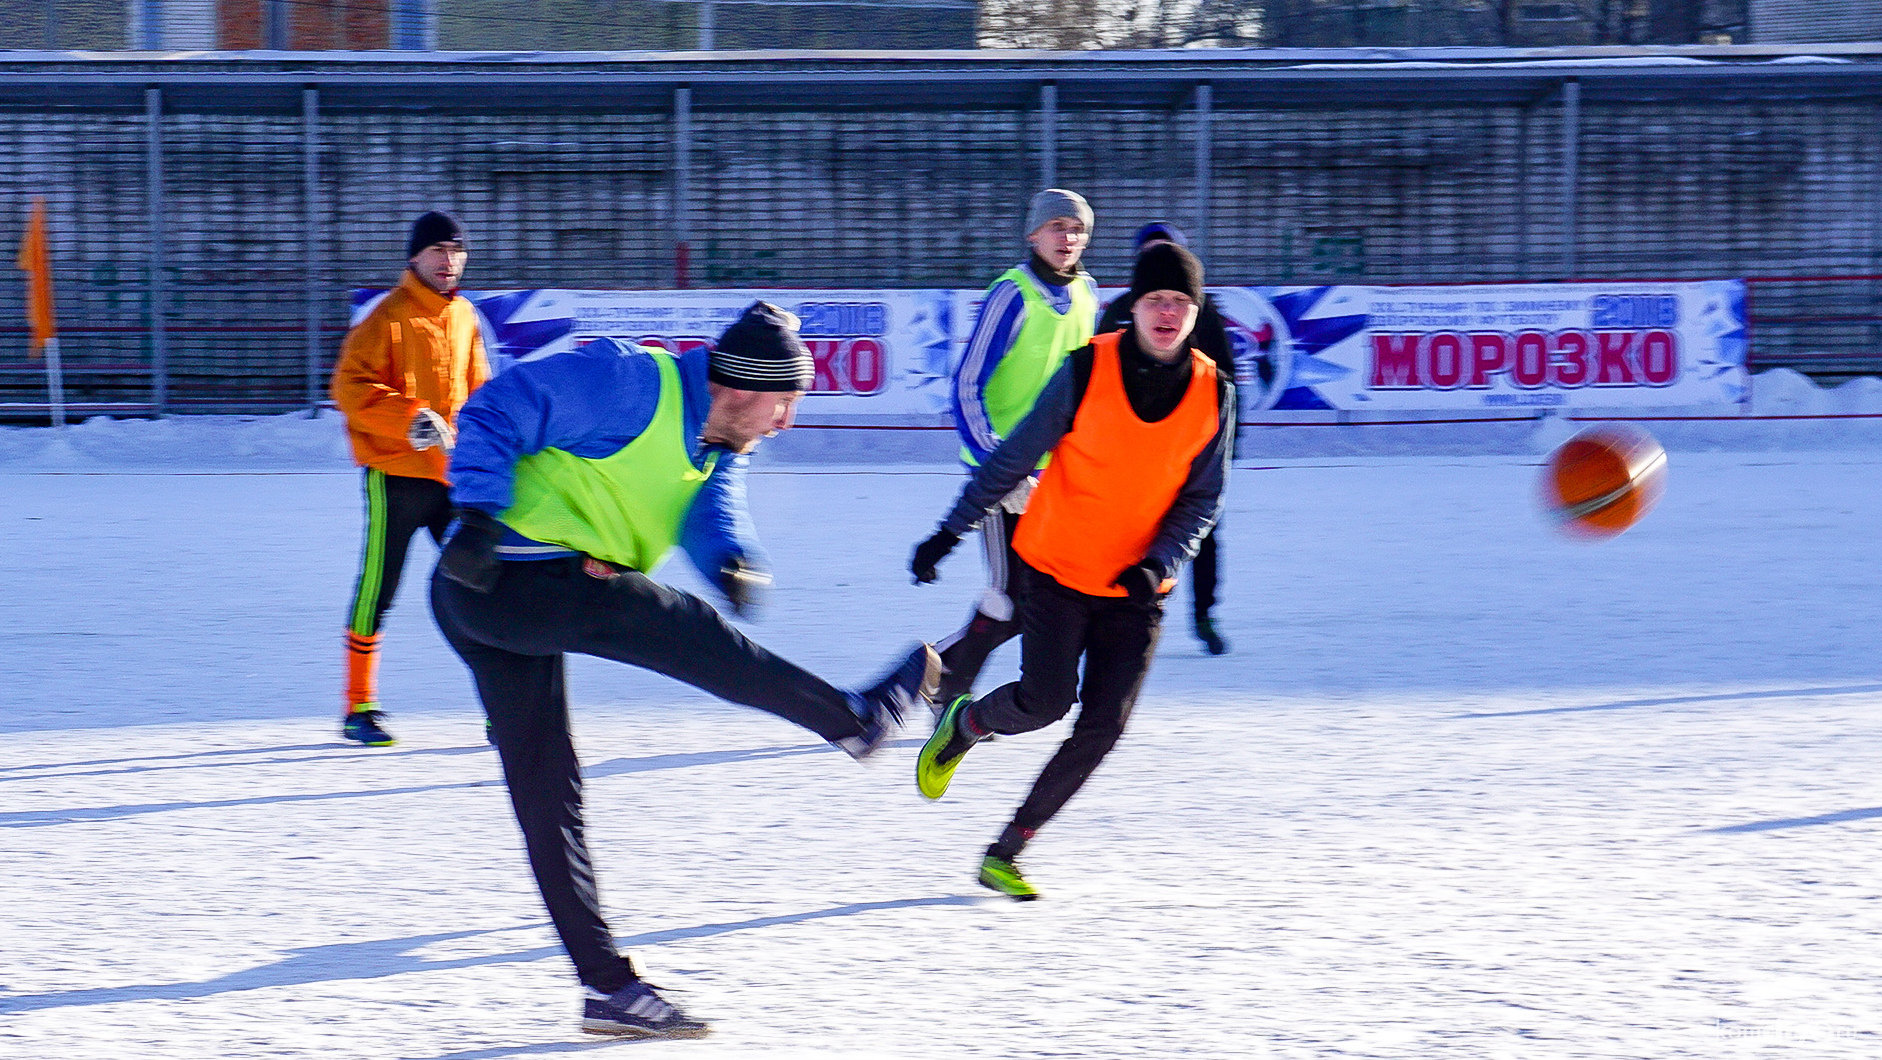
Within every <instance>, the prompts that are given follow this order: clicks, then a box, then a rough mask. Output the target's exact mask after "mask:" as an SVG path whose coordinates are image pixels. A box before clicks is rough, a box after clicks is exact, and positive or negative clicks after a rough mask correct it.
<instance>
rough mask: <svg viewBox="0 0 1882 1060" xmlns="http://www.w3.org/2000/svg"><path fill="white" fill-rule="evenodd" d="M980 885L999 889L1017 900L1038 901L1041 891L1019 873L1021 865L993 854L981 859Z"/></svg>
mask: <svg viewBox="0 0 1882 1060" xmlns="http://www.w3.org/2000/svg"><path fill="white" fill-rule="evenodd" d="M980 885H981V886H982V887H985V888H987V889H988V890H990V891H999V892H1000V893H1001V894H1003V895H1006V896H1007V897H1008V898H1011V899H1013V900H1014V901H1015V902H1036V901H1038V900H1039V892H1038V891H1036V890H1034V889H1033V885H1032V884H1030V883H1027V882H1026V877H1024V876H1021V875H1020V874H1019V866H1017V865H1014V864H1013V863H1012V862H1010V861H1006V860H1003V859H1001V858H996V857H994V856H993V855H992V854H988V855H987V856H986V857H984V858H981V859H980Z"/></svg>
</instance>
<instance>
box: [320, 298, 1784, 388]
mask: <svg viewBox="0 0 1882 1060" xmlns="http://www.w3.org/2000/svg"><path fill="white" fill-rule="evenodd" d="M464 293H465V295H466V297H468V298H470V299H471V301H472V302H473V303H475V304H476V306H477V308H478V310H479V312H480V314H481V315H482V317H483V321H484V327H485V339H486V346H487V347H488V349H489V350H490V353H491V361H492V368H493V369H495V370H498V371H500V370H502V369H503V368H504V367H505V366H507V365H508V364H511V363H514V362H516V361H526V360H532V359H535V358H538V357H547V356H551V355H553V354H556V353H559V352H562V351H564V350H571V349H574V348H576V347H577V346H579V345H581V344H582V343H584V342H588V341H591V340H593V339H595V338H600V337H603V336H607V337H610V338H619V339H627V340H630V341H633V342H635V343H638V344H640V345H642V346H646V347H652V348H659V349H665V350H670V351H674V352H685V351H687V350H691V349H695V348H699V347H703V346H708V345H710V344H711V343H712V342H713V341H714V340H715V339H716V338H717V337H718V335H719V334H720V332H722V331H724V330H725V328H726V327H727V326H728V325H730V324H731V323H732V321H733V320H735V319H737V317H738V314H739V313H740V312H741V311H742V310H743V309H744V308H745V307H746V306H748V305H750V304H751V303H752V302H753V301H756V300H758V299H763V300H765V301H768V302H772V303H774V304H777V305H780V306H782V307H784V308H785V309H788V310H790V311H791V312H793V313H795V314H797V316H798V317H799V318H800V319H801V320H802V322H803V323H802V334H803V337H804V342H805V344H806V345H807V346H809V347H810V351H811V355H812V356H813V358H814V359H815V361H816V366H817V367H816V377H815V381H814V382H813V384H812V388H811V391H810V394H809V396H808V397H806V399H805V401H804V405H803V409H802V416H803V417H804V418H805V419H806V420H807V421H809V422H817V421H822V422H846V421H847V422H856V423H882V424H890V423H896V422H905V423H924V424H933V423H935V422H936V421H937V419H938V418H940V419H944V418H945V417H946V416H947V415H948V413H949V411H950V406H949V384H950V380H951V373H952V367H953V366H954V365H955V364H956V363H958V362H959V359H960V357H961V354H962V352H963V350H964V349H965V348H966V344H967V340H968V338H969V335H970V332H971V331H972V329H973V324H974V318H975V315H976V313H977V311H978V307H979V302H980V298H981V295H982V294H983V292H981V291H978V290H820V291H803V290H709V291H576V290H535V291H466V292H464ZM1102 293H1103V295H1104V298H1105V300H1106V301H1108V300H1109V299H1110V298H1111V297H1114V296H1115V295H1117V294H1118V293H1120V292H1119V291H1118V290H1117V289H1110V290H1106V291H1104V292H1102ZM1209 293H1210V297H1211V298H1212V299H1213V300H1214V302H1215V305H1216V308H1217V310H1218V311H1219V312H1220V313H1221V315H1222V318H1223V323H1224V324H1225V325H1226V326H1227V328H1228V331H1229V337H1230V340H1231V342H1232V344H1233V346H1234V348H1235V356H1236V381H1237V384H1238V386H1239V389H1240V393H1241V405H1242V415H1243V417H1244V418H1247V417H1249V416H1250V415H1251V414H1256V413H1260V412H1262V411H1264V410H1267V409H1280V410H1288V409H1330V410H1338V411H1378V412H1413V411H1416V412H1442V411H1462V410H1477V411H1483V410H1497V409H1502V410H1512V411H1515V410H1523V409H1531V410H1541V409H1550V408H1554V409H1564V410H1566V409H1577V408H1648V407H1672V406H1701V405H1732V404H1737V403H1740V402H1742V401H1744V400H1745V399H1746V395H1747V394H1748V392H1749V378H1748V375H1747V372H1746V369H1745V356H1746V330H1745V288H1744V284H1743V282H1741V281H1738V280H1703V281H1693V282H1681V283H1638V282H1627V283H1579V284H1527V285H1501V284H1495V285H1490V284H1486V285H1474V286H1450V287H1367V286H1326V287H1212V288H1210V289H1209ZM380 294H381V292H378V291H359V292H356V294H355V297H354V319H355V320H358V319H359V318H360V317H362V316H364V314H365V312H366V311H367V310H368V309H369V308H370V307H371V306H372V305H373V304H374V302H375V301H376V300H377V297H378V296H379V295H380Z"/></svg>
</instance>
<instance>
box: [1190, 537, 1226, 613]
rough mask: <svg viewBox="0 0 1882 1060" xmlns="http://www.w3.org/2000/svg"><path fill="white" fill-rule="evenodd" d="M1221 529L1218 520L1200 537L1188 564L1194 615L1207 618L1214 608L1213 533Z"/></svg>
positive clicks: (1216, 554)
mask: <svg viewBox="0 0 1882 1060" xmlns="http://www.w3.org/2000/svg"><path fill="white" fill-rule="evenodd" d="M1220 529H1222V523H1221V522H1220V521H1219V520H1218V521H1217V522H1216V524H1215V525H1214V526H1212V527H1210V528H1209V532H1208V533H1206V534H1204V535H1203V537H1202V545H1201V546H1200V547H1198V548H1197V549H1196V560H1195V562H1193V563H1191V564H1190V565H1189V577H1190V582H1189V584H1190V588H1191V590H1192V591H1194V593H1195V595H1196V617H1197V618H1208V617H1209V612H1210V611H1213V610H1215V587H1216V564H1217V562H1219V556H1218V553H1217V548H1216V543H1215V534H1216V531H1217V530H1220Z"/></svg>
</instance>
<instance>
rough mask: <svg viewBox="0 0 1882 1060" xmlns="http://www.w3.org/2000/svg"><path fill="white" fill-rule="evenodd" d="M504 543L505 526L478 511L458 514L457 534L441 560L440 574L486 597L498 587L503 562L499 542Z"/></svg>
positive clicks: (466, 510)
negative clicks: (498, 577)
mask: <svg viewBox="0 0 1882 1060" xmlns="http://www.w3.org/2000/svg"><path fill="white" fill-rule="evenodd" d="M501 540H503V524H502V523H499V522H497V521H496V519H494V518H492V517H491V516H490V515H488V514H486V513H484V512H480V511H478V510H477V509H475V508H459V509H458V510H457V533H455V534H452V535H451V543H450V544H448V545H446V546H444V555H442V556H439V557H438V572H439V573H440V574H443V575H444V576H445V577H447V578H449V579H451V580H452V581H454V582H456V583H458V584H459V585H462V586H464V587H465V588H466V589H475V590H476V591H478V592H480V593H487V592H489V591H490V590H492V589H495V588H496V587H497V575H498V574H501V573H502V572H503V561H502V560H500V559H498V558H497V542H498V541H501Z"/></svg>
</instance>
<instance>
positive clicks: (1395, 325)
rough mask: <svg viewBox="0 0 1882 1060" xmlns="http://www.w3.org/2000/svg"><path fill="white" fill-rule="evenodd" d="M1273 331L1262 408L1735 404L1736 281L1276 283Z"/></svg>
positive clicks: (1742, 346)
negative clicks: (1276, 336) (1275, 364)
mask: <svg viewBox="0 0 1882 1060" xmlns="http://www.w3.org/2000/svg"><path fill="white" fill-rule="evenodd" d="M1257 297H1258V298H1259V299H1260V300H1262V301H1265V302H1267V303H1268V305H1270V306H1272V307H1273V308H1274V310H1275V312H1274V314H1273V315H1272V316H1271V317H1267V318H1265V319H1267V320H1269V321H1272V322H1274V323H1275V324H1276V326H1278V327H1281V328H1284V329H1285V331H1286V334H1285V335H1284V336H1283V337H1282V339H1281V342H1282V343H1283V345H1284V346H1285V347H1286V353H1285V355H1284V357H1283V360H1284V361H1285V362H1286V364H1285V374H1284V375H1283V377H1282V378H1280V379H1279V380H1278V382H1279V385H1280V392H1279V393H1277V394H1275V395H1273V396H1272V399H1271V400H1270V401H1268V402H1267V403H1266V405H1265V407H1272V408H1280V409H1288V408H1298V409H1313V408H1319V409H1339V410H1346V411H1357V410H1379V411H1441V410H1466V409H1476V410H1483V409H1525V408H1528V409H1543V408H1560V409H1575V408H1640V407H1656V406H1657V407H1668V406H1695V405H1732V404H1738V403H1740V402H1742V401H1744V400H1745V399H1746V396H1747V394H1748V393H1749V377H1748V375H1747V373H1746V369H1745V355H1746V330H1745V285H1744V283H1743V282H1742V281H1739V280H1704V281H1694V282H1684V283H1638V282H1626V283H1576V284H1533V285H1513V284H1511V285H1504V284H1497V285H1481V286H1456V287H1357V286H1354V287H1275V288H1260V289H1258V294H1257Z"/></svg>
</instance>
